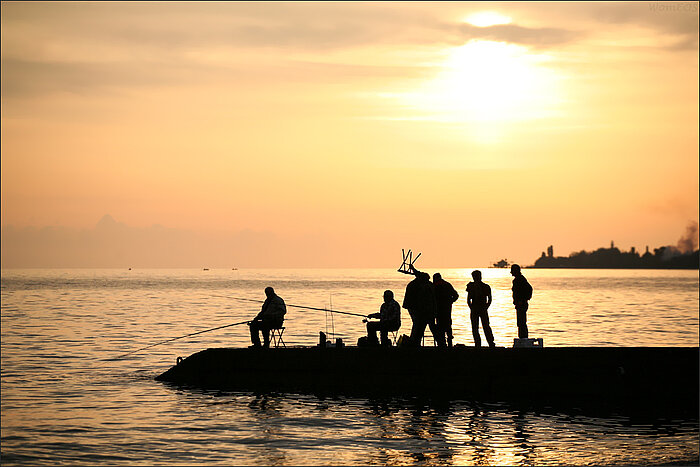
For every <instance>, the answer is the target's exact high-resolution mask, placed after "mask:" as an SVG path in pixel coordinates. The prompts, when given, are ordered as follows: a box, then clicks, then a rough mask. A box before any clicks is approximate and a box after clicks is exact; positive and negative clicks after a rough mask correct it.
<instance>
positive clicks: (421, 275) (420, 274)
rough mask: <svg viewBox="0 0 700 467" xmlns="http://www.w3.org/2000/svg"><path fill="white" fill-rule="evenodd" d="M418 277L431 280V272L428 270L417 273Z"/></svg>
mask: <svg viewBox="0 0 700 467" xmlns="http://www.w3.org/2000/svg"><path fill="white" fill-rule="evenodd" d="M416 277H417V278H418V279H420V280H422V281H428V282H430V274H428V273H427V272H418V273H416Z"/></svg>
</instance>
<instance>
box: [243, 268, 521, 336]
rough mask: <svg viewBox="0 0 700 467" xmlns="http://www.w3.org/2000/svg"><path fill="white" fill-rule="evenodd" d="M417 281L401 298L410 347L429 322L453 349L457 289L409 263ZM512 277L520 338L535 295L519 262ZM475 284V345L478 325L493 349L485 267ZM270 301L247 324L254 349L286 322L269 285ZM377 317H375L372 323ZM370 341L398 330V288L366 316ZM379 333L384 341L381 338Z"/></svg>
mask: <svg viewBox="0 0 700 467" xmlns="http://www.w3.org/2000/svg"><path fill="white" fill-rule="evenodd" d="M411 270H412V272H413V274H415V276H416V277H415V279H413V280H412V281H411V282H409V283H408V285H406V292H405V294H404V298H403V305H402V306H403V308H405V309H406V310H408V314H409V316H410V317H411V322H412V326H411V334H410V336H409V345H413V346H420V345H422V343H423V338H424V335H425V328H426V326H427V327H428V328H429V329H430V332H431V333H432V335H433V340H434V341H435V344H436V345H437V346H438V347H452V341H453V338H454V336H453V334H452V304H453V303H454V302H456V301H457V299H458V298H459V294H458V293H457V291H456V290H455V288H454V287H453V286H452V284H450V283H449V282H447V281H446V280H445V279H443V278H442V276H441V275H440V273H435V274H433V281H432V282H431V281H430V275H429V274H428V273H426V272H423V271H419V270H417V269H415V268H414V267H413V266H411ZM510 273H511V274H512V275H513V287H512V292H513V304H514V305H515V314H516V321H517V326H518V337H519V338H521V339H524V338H527V337H528V330H527V309H528V301H529V300H530V299H531V298H532V286H531V285H530V283H529V282H528V281H527V279H526V278H525V276H523V274H522V271H521V269H520V266H519V265H517V264H514V265H512V266H511V268H510ZM472 279H473V281H472V282H469V283H468V284H467V288H466V291H467V305H468V306H469V310H470V320H471V325H472V334H473V336H474V345H475V346H476V347H481V336H480V334H479V323H480V322H481V327H482V328H483V330H484V336H485V337H486V342H487V343H488V346H489V347H495V346H496V344H495V342H494V338H493V332H492V331H491V325H490V323H489V314H488V309H489V306H491V302H492V301H493V297H492V295H491V287H490V286H489V285H488V284H486V283H485V282H484V281H483V280H482V277H481V271H479V270H475V271H472ZM265 295H266V297H267V298H266V300H265V302H264V303H263V305H262V309H261V310H260V313H258V315H257V316H256V317H255V318H254V319H253V320H252V321H250V322H249V323H248V325H249V326H250V339H251V342H252V343H253V345H252V346H251V347H261V346H262V347H269V346H270V331H271V330H272V329H279V328H281V327H282V324H283V323H284V315H285V314H286V312H287V306H286V305H285V303H284V300H282V298H281V297H279V296H278V295H277V294H276V293H275V291H274V289H273V288H272V287H267V288H266V289H265ZM370 319H374V320H376V321H370ZM363 322H365V323H367V342H368V344H370V345H380V344H381V345H383V346H390V345H391V341H390V340H389V333H390V332H397V331H398V330H399V328H400V327H401V306H400V305H399V303H398V302H397V301H396V300H395V299H394V292H392V291H391V290H386V291H384V303H382V305H381V307H380V308H379V313H372V314H369V315H367V319H364V320H363ZM377 332H379V334H380V339H381V341H380V340H379V339H378V338H377ZM260 333H262V336H263V343H262V344H261V343H260Z"/></svg>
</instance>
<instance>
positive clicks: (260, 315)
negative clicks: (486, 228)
mask: <svg viewBox="0 0 700 467" xmlns="http://www.w3.org/2000/svg"><path fill="white" fill-rule="evenodd" d="M269 302H270V300H269V299H266V300H265V301H264V302H263V305H262V308H260V313H258V314H257V316H256V317H255V318H253V321H259V320H261V319H263V317H264V316H265V314H266V312H267V309H268V307H269V306H270V303H269Z"/></svg>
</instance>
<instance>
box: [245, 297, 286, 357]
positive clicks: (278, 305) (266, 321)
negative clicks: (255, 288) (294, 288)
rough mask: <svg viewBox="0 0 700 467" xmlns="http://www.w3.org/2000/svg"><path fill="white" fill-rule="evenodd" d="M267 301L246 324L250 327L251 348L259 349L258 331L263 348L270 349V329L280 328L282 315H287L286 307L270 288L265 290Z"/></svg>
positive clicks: (282, 319)
mask: <svg viewBox="0 0 700 467" xmlns="http://www.w3.org/2000/svg"><path fill="white" fill-rule="evenodd" d="M265 295H267V299H266V300H265V302H264V303H263V306H262V310H260V313H258V315H257V316H256V317H255V318H254V319H253V321H251V322H249V323H248V326H250V340H251V342H252V343H253V345H252V347H260V336H259V334H258V332H259V331H261V332H262V335H263V342H264V344H263V346H264V347H270V329H278V328H281V327H282V323H283V322H284V315H285V313H287V305H285V304H284V300H282V298H280V297H279V296H278V295H277V294H276V293H275V290H274V289H273V288H272V287H267V288H266V289H265Z"/></svg>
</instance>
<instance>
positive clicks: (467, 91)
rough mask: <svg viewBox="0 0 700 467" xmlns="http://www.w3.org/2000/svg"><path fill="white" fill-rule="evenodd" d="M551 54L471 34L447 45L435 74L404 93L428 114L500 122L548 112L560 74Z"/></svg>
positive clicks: (554, 103) (554, 101)
mask: <svg viewBox="0 0 700 467" xmlns="http://www.w3.org/2000/svg"><path fill="white" fill-rule="evenodd" d="M549 61H551V58H550V57H548V56H546V55H543V54H536V53H532V52H530V51H529V50H528V49H527V48H526V47H523V46H520V45H516V44H511V43H506V42H494V41H485V40H472V41H470V42H468V43H466V44H464V45H462V46H460V47H455V48H452V49H449V50H447V51H446V53H445V59H444V61H443V62H442V63H440V64H439V65H437V67H438V70H439V71H438V73H437V74H436V76H435V78H434V79H432V80H430V81H428V82H426V83H424V85H423V86H422V87H420V88H419V89H418V90H416V91H415V92H411V93H407V94H405V95H404V98H405V99H406V101H407V103H408V104H409V105H410V106H411V107H412V108H413V109H414V110H418V111H420V112H421V113H424V114H427V115H430V117H429V118H430V119H433V120H443V121H451V122H471V123H480V124H504V123H506V122H513V121H522V120H531V119H536V118H542V117H545V116H548V115H552V112H553V111H554V109H555V108H556V107H557V104H558V102H559V97H558V84H559V76H558V75H557V74H556V73H555V72H554V71H553V70H552V69H551V68H549V67H548V62H549Z"/></svg>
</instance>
